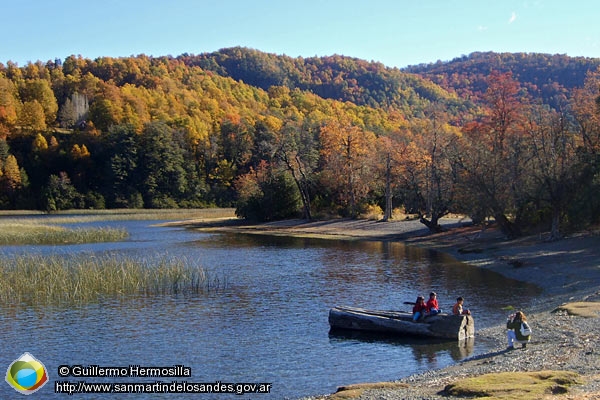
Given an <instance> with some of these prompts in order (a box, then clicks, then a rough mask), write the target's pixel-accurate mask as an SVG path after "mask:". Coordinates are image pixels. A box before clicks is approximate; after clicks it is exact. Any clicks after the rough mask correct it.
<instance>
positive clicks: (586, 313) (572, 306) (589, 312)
mask: <svg viewBox="0 0 600 400" xmlns="http://www.w3.org/2000/svg"><path fill="white" fill-rule="evenodd" d="M555 311H566V312H567V313H568V314H569V315H577V316H579V317H585V318H598V314H599V313H600V303H598V302H591V301H590V302H587V301H579V302H574V303H567V304H563V305H562V306H560V307H558V308H557V309H556V310H555Z"/></svg>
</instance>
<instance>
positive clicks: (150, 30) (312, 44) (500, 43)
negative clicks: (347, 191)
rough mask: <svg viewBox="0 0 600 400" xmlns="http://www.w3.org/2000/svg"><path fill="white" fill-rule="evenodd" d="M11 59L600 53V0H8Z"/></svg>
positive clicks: (409, 60)
mask: <svg viewBox="0 0 600 400" xmlns="http://www.w3.org/2000/svg"><path fill="white" fill-rule="evenodd" d="M0 29H1V32H2V37H1V39H0V62H2V63H4V64H6V62H7V61H9V60H11V61H13V62H16V63H18V65H19V66H24V65H25V64H26V63H27V62H28V61H32V62H35V61H37V60H41V61H43V62H46V61H48V60H54V59H55V58H60V59H64V58H66V57H67V56H69V55H72V54H74V55H82V56H83V57H84V58H91V59H94V58H96V57H101V56H110V57H128V56H131V55H138V54H142V53H143V54H146V55H149V56H164V55H172V56H178V55H180V54H182V53H189V54H200V53H205V52H212V51H216V50H219V49H221V48H224V47H233V46H244V47H250V48H254V49H257V50H261V51H265V52H269V53H276V54H286V55H288V56H291V57H297V56H302V57H312V56H326V55H332V54H342V55H345V56H350V57H357V58H362V59H365V60H367V61H379V62H382V63H383V64H385V65H387V66H389V67H399V68H402V67H405V66H407V65H415V64H420V63H430V62H436V61H438V60H442V61H449V60H451V59H453V58H455V57H460V56H462V55H468V54H470V53H472V52H474V51H495V52H525V53H531V52H539V53H550V54H556V53H558V54H567V55H569V56H586V57H600V1H598V0H363V1H358V0H343V1H339V0H294V1H288V0H169V1H162V0H102V1H98V0H0Z"/></svg>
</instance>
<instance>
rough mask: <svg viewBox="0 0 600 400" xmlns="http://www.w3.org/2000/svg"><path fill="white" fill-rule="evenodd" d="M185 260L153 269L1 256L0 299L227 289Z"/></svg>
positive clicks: (52, 300) (49, 301)
mask: <svg viewBox="0 0 600 400" xmlns="http://www.w3.org/2000/svg"><path fill="white" fill-rule="evenodd" d="M225 285H226V282H225V281H224V280H221V279H217V278H215V277H211V276H210V274H207V273H206V271H205V270H204V269H203V268H201V267H198V266H191V265H189V264H187V263H185V262H184V261H181V260H174V261H167V260H164V261H159V262H157V263H156V264H151V265H149V264H148V263H144V262H141V261H137V260H133V259H123V258H121V257H119V258H117V257H114V256H106V257H93V256H92V257H90V256H87V257H85V256H76V257H70V258H69V257H61V256H49V257H44V256H38V255H28V256H19V257H16V258H0V301H2V304H4V305H15V306H18V305H37V306H40V305H41V306H43V305H63V304H78V303H79V304H80V303H92V302H96V301H100V300H102V299H115V298H122V297H128V296H160V295H183V296H186V295H197V294H199V293H201V292H204V291H206V290H209V289H211V288H212V289H215V288H219V289H220V288H223V287H224V286H225Z"/></svg>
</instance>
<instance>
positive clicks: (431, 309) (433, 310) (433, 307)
mask: <svg viewBox="0 0 600 400" xmlns="http://www.w3.org/2000/svg"><path fill="white" fill-rule="evenodd" d="M427 312H428V313H429V315H436V314H439V313H441V312H442V310H440V306H439V305H438V301H437V293H435V292H431V293H429V300H427Z"/></svg>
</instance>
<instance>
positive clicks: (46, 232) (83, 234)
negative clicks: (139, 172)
mask: <svg viewBox="0 0 600 400" xmlns="http://www.w3.org/2000/svg"><path fill="white" fill-rule="evenodd" d="M128 236H129V234H128V232H127V230H125V229H118V228H103V227H97V228H65V227H61V226H56V225H47V224H42V223H40V222H39V221H35V220H25V219H19V218H10V219H0V245H21V244H31V245H40V244H80V243H99V242H116V241H119V240H123V239H125V238H127V237H128Z"/></svg>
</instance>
